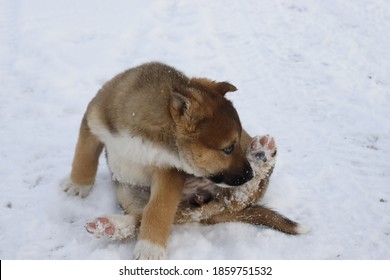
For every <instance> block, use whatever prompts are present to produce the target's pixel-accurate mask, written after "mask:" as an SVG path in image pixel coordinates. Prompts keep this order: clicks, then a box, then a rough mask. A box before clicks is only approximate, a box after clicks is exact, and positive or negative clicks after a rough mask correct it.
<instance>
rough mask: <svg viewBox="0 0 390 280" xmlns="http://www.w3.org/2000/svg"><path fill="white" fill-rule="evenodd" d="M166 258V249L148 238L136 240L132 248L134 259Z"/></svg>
mask: <svg viewBox="0 0 390 280" xmlns="http://www.w3.org/2000/svg"><path fill="white" fill-rule="evenodd" d="M166 258H167V251H166V249H165V248H164V247H163V246H161V245H159V244H156V243H152V242H150V241H149V240H138V241H137V244H136V245H135V248H134V259H136V260H163V259H166Z"/></svg>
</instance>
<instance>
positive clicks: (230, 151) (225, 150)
mask: <svg viewBox="0 0 390 280" xmlns="http://www.w3.org/2000/svg"><path fill="white" fill-rule="evenodd" d="M222 151H223V152H224V153H225V154H227V155H230V154H231V153H233V151H234V145H230V146H229V147H226V148H225V149H222Z"/></svg>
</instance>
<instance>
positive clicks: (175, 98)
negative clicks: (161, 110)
mask: <svg viewBox="0 0 390 280" xmlns="http://www.w3.org/2000/svg"><path fill="white" fill-rule="evenodd" d="M190 109H191V93H190V92H188V91H187V90H185V89H176V88H175V89H173V92H172V96H171V100H170V104H169V110H170V112H171V116H172V118H173V120H174V121H175V122H178V121H181V120H183V118H185V119H187V120H190V118H191V117H190Z"/></svg>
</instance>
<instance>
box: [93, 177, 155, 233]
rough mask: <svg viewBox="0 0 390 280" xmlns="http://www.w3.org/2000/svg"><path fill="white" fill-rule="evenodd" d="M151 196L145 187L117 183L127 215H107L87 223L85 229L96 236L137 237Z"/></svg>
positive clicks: (119, 198)
mask: <svg viewBox="0 0 390 280" xmlns="http://www.w3.org/2000/svg"><path fill="white" fill-rule="evenodd" d="M149 197H150V192H149V191H148V190H147V189H146V188H145V189H144V188H142V187H138V186H131V185H126V184H120V183H117V198H118V202H119V205H120V206H121V208H122V209H123V211H124V212H125V215H121V214H114V215H105V216H101V217H98V218H96V219H93V220H91V221H89V222H87V223H86V224H85V229H86V230H87V231H88V232H89V233H90V234H92V235H93V236H94V237H96V238H102V237H104V238H108V239H110V240H125V239H132V238H135V237H137V235H138V232H139V227H140V223H141V217H142V211H143V209H144V207H145V205H146V204H147V202H148V200H149Z"/></svg>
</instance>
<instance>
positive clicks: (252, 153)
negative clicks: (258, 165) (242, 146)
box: [247, 135, 277, 163]
mask: <svg viewBox="0 0 390 280" xmlns="http://www.w3.org/2000/svg"><path fill="white" fill-rule="evenodd" d="M276 151H277V148H276V143H275V139H274V138H273V137H270V136H269V135H265V136H256V137H254V138H253V139H252V142H251V144H250V146H249V149H248V152H247V156H248V159H250V160H251V161H257V162H258V161H262V162H264V163H266V162H268V161H270V160H271V159H273V158H274V157H275V156H276Z"/></svg>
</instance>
